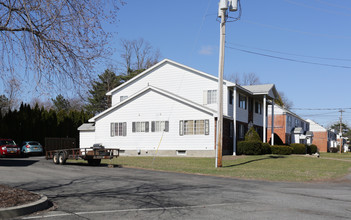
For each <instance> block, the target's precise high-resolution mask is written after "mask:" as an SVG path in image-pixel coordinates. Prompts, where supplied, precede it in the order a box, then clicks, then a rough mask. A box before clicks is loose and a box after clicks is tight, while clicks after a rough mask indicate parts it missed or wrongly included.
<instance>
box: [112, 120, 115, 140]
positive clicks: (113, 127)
mask: <svg viewBox="0 0 351 220" xmlns="http://www.w3.org/2000/svg"><path fill="white" fill-rule="evenodd" d="M114 125H115V124H114V123H111V137H113V136H115V133H114V132H115V126H114Z"/></svg>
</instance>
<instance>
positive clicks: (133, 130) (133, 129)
mask: <svg viewBox="0 0 351 220" xmlns="http://www.w3.org/2000/svg"><path fill="white" fill-rule="evenodd" d="M132 132H135V122H133V123H132Z"/></svg>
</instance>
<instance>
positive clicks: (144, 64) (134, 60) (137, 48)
mask: <svg viewBox="0 0 351 220" xmlns="http://www.w3.org/2000/svg"><path fill="white" fill-rule="evenodd" d="M121 46H122V50H123V52H122V53H121V57H122V59H123V62H124V64H123V65H124V66H125V69H126V73H130V72H132V71H133V70H141V69H147V68H149V67H151V66H152V65H154V64H155V63H157V62H158V60H159V58H160V52H159V50H154V49H153V48H152V46H151V45H150V43H149V42H147V41H145V40H144V39H143V38H140V39H138V40H126V39H123V40H121Z"/></svg>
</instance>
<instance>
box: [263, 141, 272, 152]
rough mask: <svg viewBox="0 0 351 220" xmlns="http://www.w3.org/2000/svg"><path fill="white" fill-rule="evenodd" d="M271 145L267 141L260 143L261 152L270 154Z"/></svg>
mask: <svg viewBox="0 0 351 220" xmlns="http://www.w3.org/2000/svg"><path fill="white" fill-rule="evenodd" d="M271 153H272V151H271V145H270V144H268V143H262V154H271Z"/></svg>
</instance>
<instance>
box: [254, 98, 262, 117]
mask: <svg viewBox="0 0 351 220" xmlns="http://www.w3.org/2000/svg"><path fill="white" fill-rule="evenodd" d="M255 113H257V114H260V115H261V114H262V104H261V103H260V102H257V101H256V102H255Z"/></svg>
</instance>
